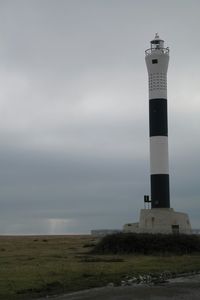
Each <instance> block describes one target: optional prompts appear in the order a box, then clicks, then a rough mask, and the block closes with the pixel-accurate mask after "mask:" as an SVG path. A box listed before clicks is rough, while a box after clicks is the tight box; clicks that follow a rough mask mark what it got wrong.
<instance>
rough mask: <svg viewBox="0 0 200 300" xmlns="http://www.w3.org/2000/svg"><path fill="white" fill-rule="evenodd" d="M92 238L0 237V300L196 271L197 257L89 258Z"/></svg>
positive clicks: (35, 296)
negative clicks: (139, 275) (149, 275)
mask: <svg viewBox="0 0 200 300" xmlns="http://www.w3.org/2000/svg"><path fill="white" fill-rule="evenodd" d="M96 242H97V239H95V238H93V237H92V236H89V235H88V236H25V237H22V236H16V237H13V236H12V237H11V236H10V237H6V236H1V237H0V299H2V300H8V299H12V300H15V299H31V298H39V297H41V296H46V295H50V294H61V293H67V292H71V291H77V290H81V289H86V288H91V287H97V286H103V285H106V284H107V283H109V282H114V283H118V282H120V280H121V279H123V277H125V276H126V275H130V276H131V275H137V274H145V273H159V272H163V271H169V272H174V273H181V272H190V271H200V254H199V255H183V256H172V255H171V256H143V255H91V254H89V251H90V250H91V249H92V246H93V245H94V244H95V243H96Z"/></svg>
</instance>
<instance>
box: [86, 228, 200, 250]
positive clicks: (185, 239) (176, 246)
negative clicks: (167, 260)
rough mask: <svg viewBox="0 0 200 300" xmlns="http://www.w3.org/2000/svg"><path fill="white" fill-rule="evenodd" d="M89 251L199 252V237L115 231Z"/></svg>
mask: <svg viewBox="0 0 200 300" xmlns="http://www.w3.org/2000/svg"><path fill="white" fill-rule="evenodd" d="M91 252H92V253H98V254H105V253H106V254H130V253H132V254H133V253H137V254H144V255H152V254H178V255H180V254H181V255H182V254H192V253H200V237H199V236H198V235H185V234H178V235H172V234H168V235H167V234H137V233H117V234H112V235H108V236H105V237H104V238H103V239H102V240H101V241H100V242H99V243H98V244H97V245H96V246H95V247H94V249H93V250H92V251H91Z"/></svg>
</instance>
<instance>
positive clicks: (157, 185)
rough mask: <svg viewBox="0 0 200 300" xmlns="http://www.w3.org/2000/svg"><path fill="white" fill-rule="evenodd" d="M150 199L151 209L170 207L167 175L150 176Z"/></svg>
mask: <svg viewBox="0 0 200 300" xmlns="http://www.w3.org/2000/svg"><path fill="white" fill-rule="evenodd" d="M151 199H152V203H151V207H152V208H169V207H170V195H169V175H168V174H155V175H151Z"/></svg>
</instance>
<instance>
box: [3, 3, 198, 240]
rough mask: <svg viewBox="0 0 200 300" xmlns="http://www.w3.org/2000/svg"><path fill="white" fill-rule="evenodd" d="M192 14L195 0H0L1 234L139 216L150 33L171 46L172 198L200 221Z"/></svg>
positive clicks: (109, 223)
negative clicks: (146, 54) (145, 54)
mask: <svg viewBox="0 0 200 300" xmlns="http://www.w3.org/2000/svg"><path fill="white" fill-rule="evenodd" d="M199 12H200V1H198V0H190V1H189V0H187V1H186V0H168V1H163V0H159V1H157V0H151V1H148V0H146V1H145V0H140V1H139V0H138V1H136V0H5V1H4V0H0V234H59V233H60V234H63V233H67V234H69V233H89V231H90V230H91V229H95V228H121V227H122V225H123V224H124V223H128V222H136V221H138V219H139V211H140V209H141V208H143V195H144V194H149V193H150V190H149V185H150V182H149V181H150V180H149V133H148V80H147V79H148V78H147V70H146V66H145V61H144V51H145V49H147V48H149V41H150V40H151V39H153V38H154V35H155V32H158V33H159V34H160V37H162V38H163V39H164V40H165V45H166V46H169V47H170V64H169V71H168V116H169V120H168V122H169V152H170V182H171V206H172V207H173V208H174V209H176V210H178V211H183V212H187V213H189V216H190V219H191V223H192V226H193V227H194V228H200V218H199V213H200V197H199V196H200V179H199V168H200V166H199V165H200V159H199V156H200V138H199V129H200V55H199V51H200V35H199V30H200V17H199Z"/></svg>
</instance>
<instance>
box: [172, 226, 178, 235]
mask: <svg viewBox="0 0 200 300" xmlns="http://www.w3.org/2000/svg"><path fill="white" fill-rule="evenodd" d="M172 233H173V234H179V225H172Z"/></svg>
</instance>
